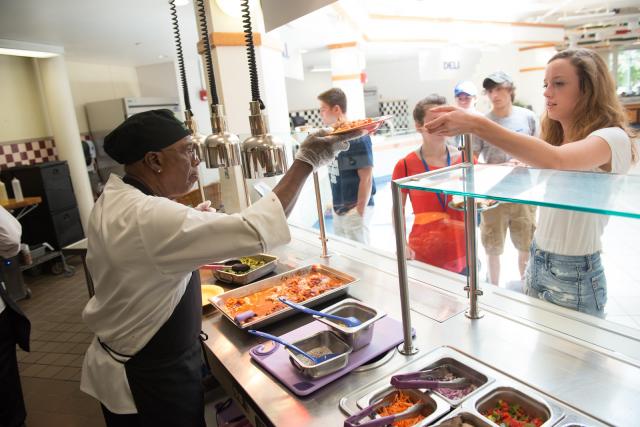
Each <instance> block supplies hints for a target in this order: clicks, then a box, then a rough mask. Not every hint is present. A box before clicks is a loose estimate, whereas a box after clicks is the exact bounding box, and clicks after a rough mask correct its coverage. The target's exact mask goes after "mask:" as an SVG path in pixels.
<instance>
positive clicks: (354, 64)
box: [327, 41, 365, 120]
mask: <svg viewBox="0 0 640 427" xmlns="http://www.w3.org/2000/svg"><path fill="white" fill-rule="evenodd" d="M327 47H328V48H329V54H330V55H331V56H330V59H331V81H332V83H333V87H337V88H340V89H342V90H343V91H344V93H345V95H347V117H348V118H349V120H356V119H363V118H365V112H364V88H363V85H362V82H361V81H360V75H361V73H362V71H363V69H364V55H363V54H362V51H361V50H360V48H359V47H358V43H357V42H355V41H354V42H346V43H336V44H330V45H329V46H327Z"/></svg>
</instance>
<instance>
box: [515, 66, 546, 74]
mask: <svg viewBox="0 0 640 427" xmlns="http://www.w3.org/2000/svg"><path fill="white" fill-rule="evenodd" d="M545 69H546V67H527V68H520V72H521V73H527V72H529V71H544V70H545Z"/></svg>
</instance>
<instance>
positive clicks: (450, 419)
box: [434, 408, 493, 427]
mask: <svg viewBox="0 0 640 427" xmlns="http://www.w3.org/2000/svg"><path fill="white" fill-rule="evenodd" d="M462 423H466V424H469V425H472V426H473V427H493V426H492V425H491V423H490V421H489V420H487V419H486V418H485V417H483V416H481V415H476V414H474V413H471V412H468V411H465V410H464V409H462V408H458V409H456V410H455V411H453V412H452V413H451V414H449V415H447V416H446V417H444V418H443V419H441V420H440V421H439V422H438V424H434V427H461V426H462V425H463V424H462Z"/></svg>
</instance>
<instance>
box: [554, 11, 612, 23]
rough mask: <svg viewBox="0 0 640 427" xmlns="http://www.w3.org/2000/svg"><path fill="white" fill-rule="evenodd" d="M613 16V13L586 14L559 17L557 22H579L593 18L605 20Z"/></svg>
mask: <svg viewBox="0 0 640 427" xmlns="http://www.w3.org/2000/svg"><path fill="white" fill-rule="evenodd" d="M614 15H616V12H615V11H608V12H599V13H588V14H584V15H570V16H561V17H560V18H558V22H567V21H579V20H583V19H593V18H606V17H608V16H614Z"/></svg>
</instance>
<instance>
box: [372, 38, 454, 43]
mask: <svg viewBox="0 0 640 427" xmlns="http://www.w3.org/2000/svg"><path fill="white" fill-rule="evenodd" d="M366 40H367V41H368V42H371V43H449V39H383V38H371V37H367V39H366Z"/></svg>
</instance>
